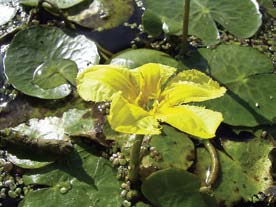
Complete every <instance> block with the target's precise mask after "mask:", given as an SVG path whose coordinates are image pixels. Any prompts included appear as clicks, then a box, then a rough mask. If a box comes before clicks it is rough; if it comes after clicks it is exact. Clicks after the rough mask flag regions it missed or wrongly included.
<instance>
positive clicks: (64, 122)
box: [8, 109, 96, 169]
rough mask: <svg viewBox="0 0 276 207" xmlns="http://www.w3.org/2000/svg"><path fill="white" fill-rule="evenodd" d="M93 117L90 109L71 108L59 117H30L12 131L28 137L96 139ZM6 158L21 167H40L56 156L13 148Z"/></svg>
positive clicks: (50, 161) (53, 159)
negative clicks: (82, 137) (80, 137)
mask: <svg viewBox="0 0 276 207" xmlns="http://www.w3.org/2000/svg"><path fill="white" fill-rule="evenodd" d="M94 122H95V121H94V118H93V115H92V113H91V110H88V109H86V110H78V109H71V110H69V111H67V112H65V113H64V114H63V116H62V117H61V118H59V117H46V118H45V119H30V120H29V121H28V123H26V124H25V123H23V124H20V125H18V126H16V127H14V128H12V130H13V131H15V132H18V133H19V135H21V136H27V137H28V138H29V139H32V138H33V139H34V138H39V139H58V140H68V139H69V136H85V137H88V138H90V139H96V136H95V135H94V134H93V129H94ZM8 159H9V160H10V162H12V163H13V164H15V165H17V166H19V167H22V168H28V169H33V168H40V167H43V166H46V165H48V164H50V163H52V162H53V161H55V160H56V159H57V157H54V156H51V155H47V154H45V155H44V157H43V156H42V155H39V154H36V153H27V152H23V151H20V150H17V151H16V150H13V151H12V152H11V151H10V153H9V154H8Z"/></svg>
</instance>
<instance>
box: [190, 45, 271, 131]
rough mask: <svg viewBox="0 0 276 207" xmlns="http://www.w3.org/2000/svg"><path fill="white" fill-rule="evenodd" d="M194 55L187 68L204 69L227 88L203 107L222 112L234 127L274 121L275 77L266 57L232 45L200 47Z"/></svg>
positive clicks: (226, 121) (250, 49) (251, 49)
mask: <svg viewBox="0 0 276 207" xmlns="http://www.w3.org/2000/svg"><path fill="white" fill-rule="evenodd" d="M197 56H198V59H197V61H195V60H193V62H194V63H195V64H193V65H190V67H195V68H198V69H203V70H205V71H206V72H207V73H209V74H210V75H211V76H212V77H214V78H215V79H216V80H218V81H219V82H220V83H222V84H223V85H225V86H226V87H227V89H228V91H227V94H226V95H224V96H223V97H221V98H218V99H216V100H211V101H207V102H204V103H203V105H204V106H207V107H208V108H211V109H213V110H216V111H220V112H222V113H223V116H224V122H225V123H227V124H230V125H234V126H239V125H242V126H250V127H251V126H257V125H261V124H271V123H276V90H275V85H276V76H275V74H273V65H272V63H271V60H270V59H269V58H268V57H267V56H265V55H263V54H261V53H260V52H258V51H257V50H255V49H253V48H248V47H241V46H234V45H232V46H230V45H221V46H219V47H218V48H216V49H214V50H210V49H200V50H199V55H198V54H197ZM204 61H205V63H207V62H208V65H205V66H204V65H203V64H202V63H203V62H204Z"/></svg>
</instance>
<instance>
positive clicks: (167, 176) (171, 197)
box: [142, 168, 215, 207]
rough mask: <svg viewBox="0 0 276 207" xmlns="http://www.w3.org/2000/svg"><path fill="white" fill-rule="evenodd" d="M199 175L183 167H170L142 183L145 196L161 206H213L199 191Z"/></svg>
mask: <svg viewBox="0 0 276 207" xmlns="http://www.w3.org/2000/svg"><path fill="white" fill-rule="evenodd" d="M199 188H200V179H199V177H197V176H195V175H193V174H191V173H189V172H187V171H185V170H181V169H177V168H168V169H165V170H160V171H157V172H155V173H153V174H152V175H150V176H149V177H148V178H147V179H146V180H145V181H144V183H143V185H142V192H143V194H144V196H145V197H146V198H147V199H148V200H149V201H150V202H151V203H152V204H154V205H156V206H159V207H183V206H185V207H194V206H200V207H207V206H208V207H212V206H215V205H214V203H209V202H208V203H207V202H206V200H205V199H206V198H205V196H207V195H203V194H201V193H200V192H199Z"/></svg>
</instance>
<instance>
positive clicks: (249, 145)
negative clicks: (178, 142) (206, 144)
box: [196, 138, 274, 207]
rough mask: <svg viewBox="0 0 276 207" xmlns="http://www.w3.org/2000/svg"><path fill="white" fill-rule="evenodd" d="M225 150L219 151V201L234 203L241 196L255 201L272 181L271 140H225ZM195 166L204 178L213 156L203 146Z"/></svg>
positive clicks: (216, 187)
mask: <svg viewBox="0 0 276 207" xmlns="http://www.w3.org/2000/svg"><path fill="white" fill-rule="evenodd" d="M223 146H224V150H225V152H226V153H228V155H229V156H231V157H229V156H228V155H227V154H225V153H224V152H221V151H219V160H220V165H221V166H220V168H221V174H220V177H219V179H218V180H217V183H216V185H215V187H214V189H213V190H214V195H215V197H216V199H217V201H218V202H220V203H225V204H226V206H229V207H230V206H233V204H234V203H237V202H239V201H240V200H242V199H243V200H245V201H252V199H253V196H254V195H256V194H258V193H259V192H264V191H265V190H266V189H267V188H269V187H270V186H271V185H272V184H273V180H272V176H271V171H270V168H271V161H270V160H269V153H270V152H271V150H272V149H273V148H274V147H273V145H272V143H271V142H270V141H268V140H265V139H263V138H254V139H252V140H250V141H245V142H237V141H236V142H235V141H230V140H227V141H225V142H224V143H223ZM197 158H198V163H197V164H196V169H197V172H198V174H200V175H201V177H202V180H205V179H206V173H207V171H208V169H209V166H210V157H209V155H208V152H207V151H206V150H205V149H204V148H198V150H197Z"/></svg>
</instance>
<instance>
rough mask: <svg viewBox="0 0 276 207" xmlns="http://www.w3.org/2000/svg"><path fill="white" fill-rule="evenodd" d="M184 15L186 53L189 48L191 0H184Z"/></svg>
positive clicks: (183, 46) (184, 50)
mask: <svg viewBox="0 0 276 207" xmlns="http://www.w3.org/2000/svg"><path fill="white" fill-rule="evenodd" d="M183 10H184V15H183V27H182V48H181V50H182V51H181V52H182V54H186V52H187V49H188V28H189V13H190V0H184V8H183Z"/></svg>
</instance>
